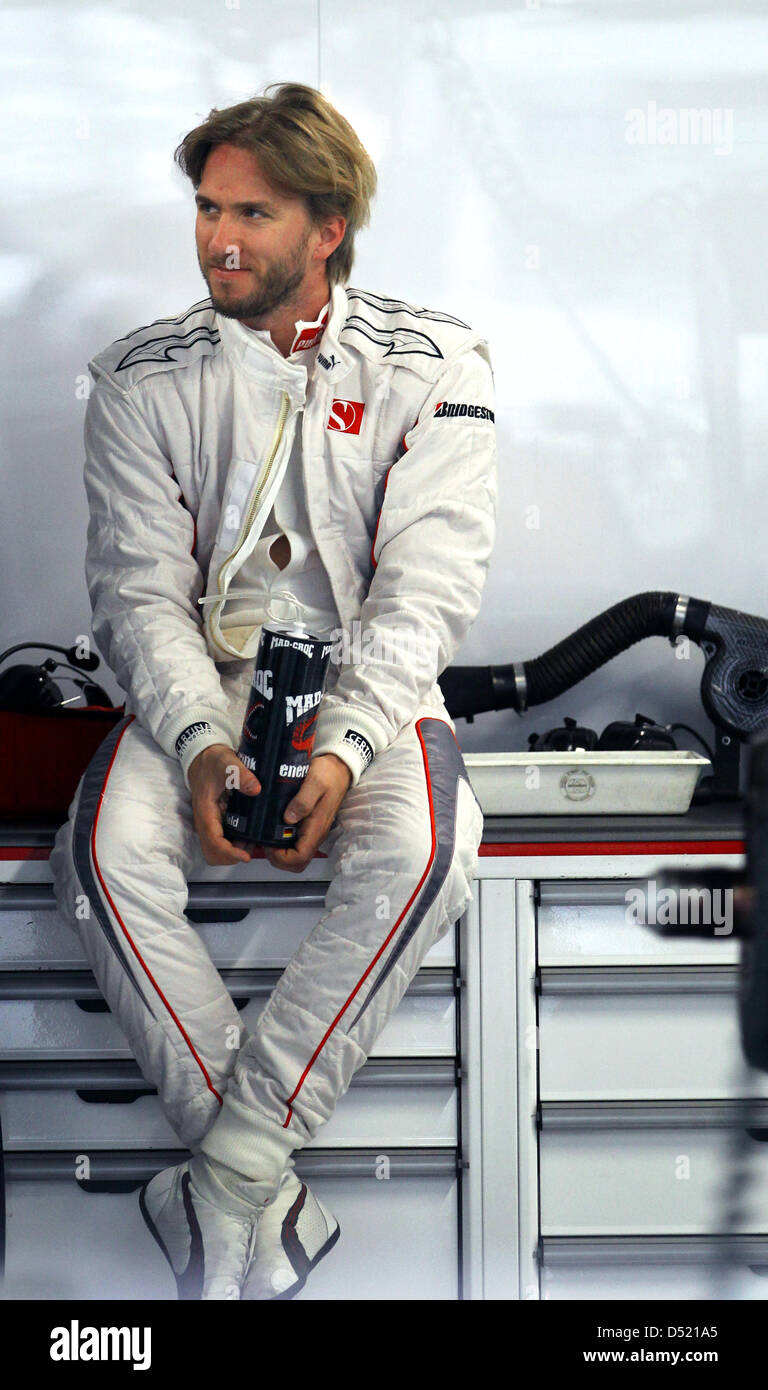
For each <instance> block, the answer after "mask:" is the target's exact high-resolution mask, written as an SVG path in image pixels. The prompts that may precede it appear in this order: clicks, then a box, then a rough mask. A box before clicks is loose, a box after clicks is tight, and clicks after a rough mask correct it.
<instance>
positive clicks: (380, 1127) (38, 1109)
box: [0, 1061, 458, 1153]
mask: <svg viewBox="0 0 768 1390" xmlns="http://www.w3.org/2000/svg"><path fill="white" fill-rule="evenodd" d="M387 1067H388V1068H389V1067H391V1068H392V1070H391V1072H387V1071H385V1070H384V1068H383V1067H381V1066H379V1067H378V1068H377V1065H376V1063H368V1064H367V1069H368V1073H369V1074H368V1076H366V1075H365V1073H366V1068H365V1067H364V1068H363V1069H362V1071H361V1072H358V1073H357V1076H356V1077H355V1078H354V1079H353V1082H352V1086H351V1087H350V1089H349V1090H348V1091H347V1093H346V1095H344V1096H342V1098H341V1100H340V1101H339V1104H338V1106H337V1107H336V1110H335V1112H334V1114H333V1115H332V1117H331V1119H330V1120H329V1121H328V1123H327V1124H326V1125H323V1126H322V1128H321V1129H320V1131H319V1132H318V1134H317V1136H316V1138H315V1140H314V1141H313V1143H314V1146H315V1147H317V1146H320V1147H327V1146H328V1145H332V1146H334V1147H356V1146H360V1145H377V1146H378V1147H379V1148H383V1149H385V1148H386V1147H387V1146H388V1145H394V1146H399V1147H403V1146H405V1147H408V1146H409V1145H411V1146H413V1145H415V1146H418V1147H423V1146H427V1147H436V1146H438V1145H447V1146H453V1147H455V1145H456V1143H457V1142H458V1141H457V1102H456V1089H455V1086H454V1084H453V1071H454V1068H453V1064H452V1063H451V1062H450V1061H446V1062H443V1063H431V1064H430V1065H429V1066H424V1065H423V1064H418V1065H417V1066H416V1067H414V1066H413V1064H409V1063H408V1062H403V1063H401V1064H400V1066H399V1068H398V1067H397V1065H396V1064H394V1063H388V1064H387ZM377 1071H383V1076H382V1077H381V1079H378V1080H377ZM398 1071H399V1074H400V1077H401V1078H402V1079H400V1080H399V1079H398ZM409 1072H411V1073H414V1074H413V1075H411V1076H410V1077H409ZM418 1072H422V1073H424V1075H423V1076H422V1078H421V1080H419V1076H418V1075H417V1074H416V1073H418ZM101 1094H102V1095H103V1092H101ZM114 1095H115V1096H122V1099H121V1100H120V1101H116V1100H115V1099H112V1100H111V1101H105V1100H102V1099H98V1098H94V1097H93V1095H92V1094H91V1095H90V1096H89V1092H88V1091H86V1090H83V1091H81V1092H78V1091H75V1090H31V1089H30V1090H28V1091H24V1090H13V1091H9V1092H7V1093H6V1094H5V1095H0V1117H1V1118H2V1129H3V1143H4V1148H5V1151H6V1153H10V1152H13V1151H14V1150H19V1149H21V1150H26V1149H36V1150H43V1149H62V1148H63V1149H74V1150H77V1152H79V1153H89V1152H90V1151H91V1150H94V1149H99V1150H103V1149H112V1148H118V1149H129V1148H140V1149H155V1148H160V1149H167V1148H174V1147H175V1146H176V1145H177V1144H178V1142H179V1141H178V1138H177V1136H176V1134H175V1132H174V1130H173V1129H172V1128H171V1126H170V1124H169V1123H168V1121H167V1120H166V1118H165V1115H164V1114H163V1110H162V1107H161V1105H160V1102H159V1100H158V1098H157V1096H156V1095H137V1094H136V1093H135V1092H134V1093H133V1094H132V1093H131V1092H130V1091H123V1092H122V1093H121V1092H119V1091H118V1092H115V1093H114Z"/></svg>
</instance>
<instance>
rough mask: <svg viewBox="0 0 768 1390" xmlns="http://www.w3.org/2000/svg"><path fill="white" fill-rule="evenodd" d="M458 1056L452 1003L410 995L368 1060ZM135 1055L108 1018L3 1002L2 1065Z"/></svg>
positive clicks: (59, 1005) (59, 1006)
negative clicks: (4, 1063) (19, 1061)
mask: <svg viewBox="0 0 768 1390" xmlns="http://www.w3.org/2000/svg"><path fill="white" fill-rule="evenodd" d="M265 1002H266V1001H265V1000H264V999H263V998H253V999H250V1000H249V1001H248V1003H247V1005H246V1006H245V1008H243V1009H241V1011H240V1017H241V1019H242V1022H243V1027H244V1030H245V1035H247V1033H248V1032H250V1031H252V1030H253V1028H254V1026H255V1024H256V1020H257V1018H258V1017H259V1014H260V1013H261V1010H262V1009H263V1008H264V1006H265ZM243 1040H244V1039H243ZM455 1050H456V1022H455V1006H454V1000H453V997H445V996H443V995H440V994H437V995H431V994H429V995H416V996H412V995H408V994H406V996H405V997H404V999H403V1000H402V1001H401V1003H400V1005H399V1007H398V1008H397V1009H396V1010H395V1013H394V1014H393V1015H392V1017H391V1018H390V1020H389V1022H388V1023H387V1024H386V1026H385V1028H384V1029H383V1030H382V1032H381V1034H380V1035H379V1037H378V1039H377V1041H376V1044H375V1046H374V1048H373V1050H372V1052H371V1054H370V1055H371V1056H373V1057H411V1056H416V1057H445V1056H453V1055H454V1054H455ZM131 1055H132V1054H131V1050H130V1048H129V1046H128V1043H127V1041H126V1039H125V1036H124V1034H123V1033H122V1031H121V1029H120V1028H119V1026H118V1024H117V1021H116V1019H115V1018H113V1016H112V1014H110V1013H91V1012H87V1011H85V1010H83V1009H82V1008H80V1007H79V1006H78V1004H77V1003H76V1002H75V1000H74V999H34V1000H26V999H19V1000H16V999H13V1000H0V1059H3V1060H8V1061H12V1060H14V1059H17V1060H21V1059H31V1058H34V1057H40V1058H49V1057H50V1058H53V1057H56V1058H60V1059H66V1058H75V1057H95V1056H98V1057H130V1056H131Z"/></svg>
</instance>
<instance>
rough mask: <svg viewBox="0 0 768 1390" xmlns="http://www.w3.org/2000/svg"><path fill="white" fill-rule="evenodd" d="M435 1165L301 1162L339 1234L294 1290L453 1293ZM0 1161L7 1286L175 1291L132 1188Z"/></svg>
mask: <svg viewBox="0 0 768 1390" xmlns="http://www.w3.org/2000/svg"><path fill="white" fill-rule="evenodd" d="M443 1166H444V1171H443V1172H441V1173H436V1174H434V1175H424V1174H422V1175H416V1174H413V1175H411V1174H409V1172H408V1171H407V1169H406V1170H404V1171H402V1172H399V1171H397V1168H396V1167H395V1166H394V1165H393V1170H392V1173H391V1176H390V1177H389V1179H387V1180H381V1181H377V1180H376V1178H375V1176H373V1173H371V1175H370V1176H366V1177H364V1178H360V1177H355V1176H340V1177H327V1176H323V1172H322V1165H315V1166H314V1167H313V1168H312V1169H311V1171H310V1172H307V1173H306V1174H305V1176H306V1177H307V1179H308V1181H310V1183H311V1185H312V1188H313V1190H314V1191H316V1192H317V1195H318V1196H319V1197H320V1198H321V1199H322V1200H323V1201H324V1202H326V1203H327V1204H328V1206H329V1207H330V1209H331V1211H333V1213H334V1215H335V1216H336V1217H337V1219H338V1221H339V1224H340V1227H341V1238H340V1240H339V1243H338V1245H337V1246H336V1248H335V1249H334V1250H333V1252H332V1253H331V1254H329V1255H328V1258H327V1259H326V1260H324V1261H323V1262H322V1264H321V1265H320V1266H318V1269H317V1270H316V1271H315V1273H314V1274H313V1275H312V1276H311V1278H310V1281H309V1283H308V1285H307V1288H306V1289H305V1290H304V1291H303V1293H302V1294H300V1295H299V1297H300V1298H305V1299H323V1298H324V1299H339V1300H343V1301H344V1302H347V1301H348V1300H349V1299H350V1298H354V1299H357V1300H365V1299H388V1300H391V1299H403V1298H408V1299H430V1300H431V1299H443V1298H445V1299H455V1298H456V1297H457V1268H458V1242H457V1229H458V1208H457V1182H456V1176H455V1172H451V1171H450V1164H449V1163H446V1164H445V1165H443ZM8 1168H9V1176H8V1181H7V1257H6V1280H5V1286H4V1290H3V1292H4V1296H5V1298H7V1299H23V1298H30V1299H35V1300H40V1299H56V1300H60V1299H78V1300H79V1299H130V1300H131V1301H135V1300H137V1299H138V1300H141V1301H144V1300H156V1299H169V1300H170V1299H175V1297H176V1287H175V1284H174V1281H173V1277H172V1275H171V1272H170V1270H169V1268H168V1265H167V1264H166V1262H165V1260H164V1259H163V1256H162V1254H161V1253H160V1251H159V1250H158V1249H157V1246H156V1245H155V1243H154V1241H153V1239H152V1237H151V1236H150V1234H149V1232H148V1231H147V1229H146V1227H145V1225H144V1223H143V1221H142V1219H141V1215H140V1212H139V1205H138V1195H137V1192H135V1191H134V1192H119V1193H114V1192H112V1193H106V1192H96V1193H94V1192H85V1191H83V1190H82V1188H81V1187H79V1186H78V1185H77V1184H76V1183H75V1182H73V1181H72V1180H71V1179H70V1178H66V1177H63V1176H62V1177H58V1178H55V1177H54V1178H44V1179H38V1180H36V1181H30V1180H25V1178H24V1176H23V1169H21V1171H17V1170H15V1169H14V1158H13V1156H10V1157H9V1159H8ZM331 1168H332V1165H331ZM150 1171H151V1170H150ZM297 1172H299V1173H301V1166H300V1164H299V1163H297ZM149 1175H150V1172H149V1171H148V1172H147V1174H146V1176H149Z"/></svg>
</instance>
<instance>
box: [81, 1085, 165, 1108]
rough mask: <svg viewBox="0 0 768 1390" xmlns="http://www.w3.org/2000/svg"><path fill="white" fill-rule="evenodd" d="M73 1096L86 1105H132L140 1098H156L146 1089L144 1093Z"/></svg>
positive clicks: (152, 1090)
mask: <svg viewBox="0 0 768 1390" xmlns="http://www.w3.org/2000/svg"><path fill="white" fill-rule="evenodd" d="M75 1095H76V1096H79V1098H80V1100H82V1101H85V1104H86V1105H133V1102H134V1101H135V1100H139V1098H140V1097H141V1096H156V1095H157V1091H156V1090H155V1089H154V1088H153V1087H152V1088H149V1087H148V1088H147V1089H146V1090H144V1091H75Z"/></svg>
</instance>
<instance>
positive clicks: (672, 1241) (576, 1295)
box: [541, 1236, 768, 1350]
mask: <svg viewBox="0 0 768 1390" xmlns="http://www.w3.org/2000/svg"><path fill="white" fill-rule="evenodd" d="M542 1246H543V1260H542V1268H541V1297H542V1298H543V1299H553V1300H555V1299H597V1298H599V1299H621V1300H624V1299H638V1300H641V1301H643V1302H645V1301H646V1300H648V1299H665V1300H666V1299H670V1300H674V1299H679V1300H681V1301H687V1300H693V1299H695V1300H697V1301H698V1300H702V1299H716V1300H721V1299H724V1298H728V1299H742V1300H746V1299H760V1300H763V1299H765V1298H766V1297H768V1280H766V1278H765V1277H764V1276H763V1275H761V1274H760V1273H759V1272H758V1271H759V1270H760V1268H761V1267H762V1268H763V1269H765V1268H768V1237H765V1236H762V1237H761V1236H754V1237H745V1238H744V1239H743V1240H740V1241H739V1243H738V1249H739V1262H738V1264H737V1265H735V1266H733V1267H729V1268H727V1269H723V1267H722V1265H718V1264H717V1263H716V1256H717V1253H718V1251H717V1248H716V1247H715V1246H713V1243H712V1241H711V1240H708V1239H707V1238H706V1237H696V1236H689V1237H669V1236H667V1237H656V1238H654V1237H646V1238H639V1239H634V1240H633V1239H632V1238H630V1237H613V1238H612V1237H607V1238H603V1239H600V1238H592V1239H589V1238H586V1237H585V1238H581V1239H579V1238H578V1237H575V1238H566V1237H561V1238H558V1237H554V1236H551V1237H549V1238H547V1239H545V1240H544V1241H543V1242H542ZM750 1266H753V1267H750ZM710 1321H713V1320H710ZM714 1321H716V1319H715V1320H714ZM669 1322H670V1319H669V1318H665V1319H664V1320H663V1321H662V1322H661V1323H660V1322H659V1320H658V1319H657V1318H655V1317H654V1316H653V1314H649V1315H648V1317H646V1318H645V1319H644V1324H643V1325H644V1326H647V1325H649V1324H651V1323H654V1324H655V1325H656V1326H659V1325H661V1326H663V1327H666V1326H668V1324H669ZM606 1345H607V1343H606ZM613 1345H619V1343H618V1342H615V1343H613ZM621 1345H622V1346H623V1345H625V1343H623V1342H622V1343H621ZM665 1345H668V1344H667V1343H665ZM707 1345H709V1346H710V1347H715V1346H716V1342H715V1341H712V1342H711V1343H710V1342H708V1341H701V1342H699V1343H697V1344H696V1348H695V1349H697V1350H701V1349H702V1348H703V1347H704V1346H707ZM686 1349H687V1348H686Z"/></svg>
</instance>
